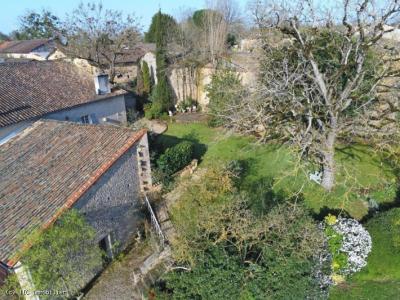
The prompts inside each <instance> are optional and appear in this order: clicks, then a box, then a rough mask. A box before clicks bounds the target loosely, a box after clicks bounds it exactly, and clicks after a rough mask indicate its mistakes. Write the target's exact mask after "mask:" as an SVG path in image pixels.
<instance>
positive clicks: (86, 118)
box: [81, 115, 92, 124]
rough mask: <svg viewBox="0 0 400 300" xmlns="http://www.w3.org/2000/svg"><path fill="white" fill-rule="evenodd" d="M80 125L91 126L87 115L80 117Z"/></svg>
mask: <svg viewBox="0 0 400 300" xmlns="http://www.w3.org/2000/svg"><path fill="white" fill-rule="evenodd" d="M81 123H82V124H92V121H91V120H90V117H89V115H84V116H82V117H81Z"/></svg>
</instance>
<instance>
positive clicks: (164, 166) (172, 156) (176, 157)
mask: <svg viewBox="0 0 400 300" xmlns="http://www.w3.org/2000/svg"><path fill="white" fill-rule="evenodd" d="M193 155H194V145H193V143H191V142H188V141H184V142H181V143H179V144H177V145H175V146H174V147H171V148H168V149H167V150H166V151H165V152H164V154H162V155H161V156H160V157H159V159H158V160H157V167H158V169H159V170H160V172H162V173H164V174H165V175H166V176H170V175H172V174H174V173H175V172H177V171H179V170H180V169H182V168H183V167H185V166H186V165H188V164H189V163H190V162H191V161H192V158H193Z"/></svg>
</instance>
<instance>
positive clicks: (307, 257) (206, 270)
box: [163, 164, 329, 299]
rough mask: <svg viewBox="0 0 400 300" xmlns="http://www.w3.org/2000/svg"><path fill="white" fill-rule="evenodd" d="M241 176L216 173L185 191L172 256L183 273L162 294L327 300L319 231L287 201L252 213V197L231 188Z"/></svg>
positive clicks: (168, 280) (168, 279)
mask: <svg viewBox="0 0 400 300" xmlns="http://www.w3.org/2000/svg"><path fill="white" fill-rule="evenodd" d="M232 165H234V164H230V166H232ZM236 169H237V168H231V167H229V166H227V167H223V168H212V169H209V170H208V171H207V172H205V173H203V174H202V175H201V177H200V178H199V179H198V181H195V182H191V184H190V185H187V186H186V185H185V186H184V187H185V188H184V190H183V193H182V194H181V197H180V199H179V200H178V202H177V203H176V205H175V206H174V207H173V210H172V216H173V218H172V219H173V224H174V228H175V229H176V236H175V238H174V240H173V241H172V249H173V254H174V257H175V259H176V261H177V262H178V265H179V266H182V265H183V266H185V268H177V269H176V270H173V271H172V272H170V273H168V274H167V275H166V276H165V277H164V281H165V289H164V290H163V291H164V292H167V293H170V295H169V296H170V297H172V299H221V298H232V299H305V298H307V297H310V298H321V297H323V295H324V290H323V289H321V286H320V281H319V280H318V278H317V274H316V270H320V271H321V272H324V271H322V269H323V266H321V265H319V264H318V259H317V257H318V255H319V253H322V252H323V251H324V245H323V233H322V231H320V230H319V229H318V228H317V225H316V224H315V223H314V221H313V220H312V218H311V217H310V215H309V214H308V213H307V210H306V209H305V208H304V207H303V206H302V204H301V203H299V202H298V203H296V202H293V201H290V199H285V200H284V201H282V202H279V203H274V205H272V207H269V206H266V207H265V208H266V209H265V210H264V211H260V210H259V211H258V212H255V211H253V210H252V209H251V208H250V202H249V196H248V195H246V193H247V192H249V193H251V191H245V190H242V193H238V190H237V189H236V187H235V186H236V184H237V183H236V184H235V182H234V181H232V178H233V177H240V174H237V173H236V171H235V170H236ZM258 201H262V199H258ZM328 269H329V268H328Z"/></svg>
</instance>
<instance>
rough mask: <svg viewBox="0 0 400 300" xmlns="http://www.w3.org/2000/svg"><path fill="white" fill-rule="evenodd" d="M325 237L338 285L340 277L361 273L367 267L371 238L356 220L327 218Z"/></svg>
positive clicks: (333, 276) (335, 280) (330, 216)
mask: <svg viewBox="0 0 400 300" xmlns="http://www.w3.org/2000/svg"><path fill="white" fill-rule="evenodd" d="M324 226H325V228H324V231H325V235H326V237H327V241H328V248H329V251H330V253H331V255H332V270H333V275H332V279H333V280H334V282H336V283H338V280H337V279H338V278H341V276H338V275H349V274H353V273H355V272H358V271H360V270H361V269H362V268H363V267H365V266H366V265H367V257H368V254H369V253H370V252H371V247H372V241H371V236H370V235H369V233H368V231H367V230H365V229H364V227H363V226H362V225H361V224H360V223H359V222H357V221H356V220H354V219H348V218H342V217H338V218H336V217H334V216H332V215H328V216H327V217H325V225H324Z"/></svg>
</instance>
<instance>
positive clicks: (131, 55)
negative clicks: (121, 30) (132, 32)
mask: <svg viewBox="0 0 400 300" xmlns="http://www.w3.org/2000/svg"><path fill="white" fill-rule="evenodd" d="M155 50H156V44H152V43H140V44H138V45H137V46H136V47H134V48H133V49H125V50H123V51H121V52H120V53H119V54H118V56H117V61H116V62H117V63H134V62H137V61H138V60H139V59H140V58H142V57H143V56H144V55H145V54H146V53H148V52H154V51H155Z"/></svg>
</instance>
